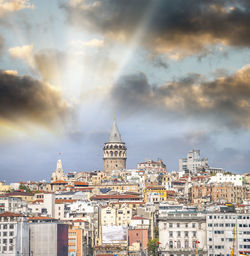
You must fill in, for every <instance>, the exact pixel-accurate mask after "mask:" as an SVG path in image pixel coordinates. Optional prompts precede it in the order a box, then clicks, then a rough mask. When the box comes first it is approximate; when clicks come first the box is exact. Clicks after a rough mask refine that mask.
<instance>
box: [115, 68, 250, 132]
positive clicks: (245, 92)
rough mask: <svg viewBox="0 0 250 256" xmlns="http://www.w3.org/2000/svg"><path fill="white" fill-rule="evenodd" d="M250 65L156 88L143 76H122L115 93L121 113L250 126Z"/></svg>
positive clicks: (188, 78)
mask: <svg viewBox="0 0 250 256" xmlns="http://www.w3.org/2000/svg"><path fill="white" fill-rule="evenodd" d="M249 78H250V66H249V65H247V66H245V67H243V68H242V69H240V70H238V71H237V72H236V73H234V74H233V75H230V76H225V77H219V78H217V79H215V80H213V81H208V80H206V79H205V77H202V76H200V75H198V74H189V75H187V76H186V77H184V78H182V79H180V80H179V81H176V82H168V83H166V84H164V85H162V86H158V87H153V86H151V85H150V84H149V83H148V80H147V78H146V76H145V75H144V74H143V73H139V74H134V75H128V76H123V77H121V78H120V79H119V80H118V82H117V83H116V84H115V85H114V86H113V88H112V90H111V99H112V102H113V103H114V104H115V107H117V108H118V109H120V112H121V113H122V112H123V113H127V114H133V113H135V112H140V113H148V112H150V113H152V112H153V113H157V114H158V115H161V116H164V115H167V116H168V117H172V118H176V117H179V118H183V117H185V118H187V117H192V118H196V119H200V120H203V121H206V122H210V121H212V122H215V123H216V125H221V126H223V127H230V128H237V127H245V128H249V127H250V79H249Z"/></svg>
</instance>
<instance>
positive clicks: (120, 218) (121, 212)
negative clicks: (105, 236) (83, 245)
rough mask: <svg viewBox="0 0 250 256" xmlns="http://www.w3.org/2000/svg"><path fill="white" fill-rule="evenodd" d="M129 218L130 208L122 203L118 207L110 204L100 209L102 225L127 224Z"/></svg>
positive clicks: (130, 214)
mask: <svg viewBox="0 0 250 256" xmlns="http://www.w3.org/2000/svg"><path fill="white" fill-rule="evenodd" d="M131 218H132V209H131V208H130V207H129V206H128V205H122V206H121V208H119V209H117V208H112V207H110V206H108V207H104V208H102V209H101V225H102V226H127V225H128V224H129V223H130V222H131Z"/></svg>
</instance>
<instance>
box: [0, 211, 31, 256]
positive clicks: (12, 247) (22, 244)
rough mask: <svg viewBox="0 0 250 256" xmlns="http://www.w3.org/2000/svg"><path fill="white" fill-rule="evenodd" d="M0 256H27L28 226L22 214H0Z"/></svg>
mask: <svg viewBox="0 0 250 256" xmlns="http://www.w3.org/2000/svg"><path fill="white" fill-rule="evenodd" d="M0 255H6V256H7V255H9V256H16V255H29V225H28V223H27V221H26V219H25V217H24V216H23V215H22V214H19V213H12V212H4V213H1V214H0Z"/></svg>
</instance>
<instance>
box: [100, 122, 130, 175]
mask: <svg viewBox="0 0 250 256" xmlns="http://www.w3.org/2000/svg"><path fill="white" fill-rule="evenodd" d="M103 151H104V156H103V160H104V172H111V171H113V170H120V169H125V168H126V160H127V148H126V145H125V143H124V142H122V139H121V135H120V133H119V130H118V128H117V125H116V119H114V122H113V127H112V130H111V133H110V136H109V140H108V142H106V143H105V144H104V148H103Z"/></svg>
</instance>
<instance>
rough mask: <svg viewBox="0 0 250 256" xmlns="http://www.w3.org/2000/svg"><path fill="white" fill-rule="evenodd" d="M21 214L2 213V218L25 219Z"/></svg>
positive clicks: (0, 214) (0, 215)
mask: <svg viewBox="0 0 250 256" xmlns="http://www.w3.org/2000/svg"><path fill="white" fill-rule="evenodd" d="M23 216H24V215H22V214H21V213H15V212H3V213H0V217H23Z"/></svg>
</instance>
